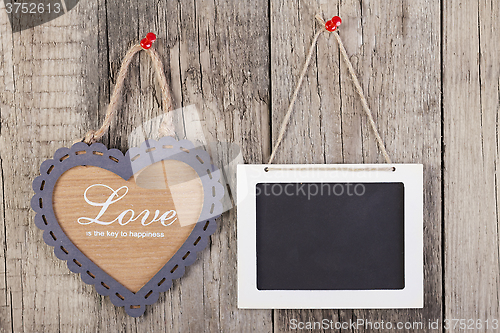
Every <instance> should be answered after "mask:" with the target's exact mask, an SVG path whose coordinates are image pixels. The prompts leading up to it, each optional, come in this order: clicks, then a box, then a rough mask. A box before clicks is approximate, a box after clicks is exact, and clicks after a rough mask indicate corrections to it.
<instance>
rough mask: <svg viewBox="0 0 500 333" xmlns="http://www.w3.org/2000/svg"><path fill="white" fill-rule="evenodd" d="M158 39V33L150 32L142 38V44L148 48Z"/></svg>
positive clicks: (144, 47)
mask: <svg viewBox="0 0 500 333" xmlns="http://www.w3.org/2000/svg"><path fill="white" fill-rule="evenodd" d="M155 40H156V35H155V34H154V33H152V32H150V33H148V34H147V35H146V38H143V40H141V46H142V48H143V49H145V50H147V49H149V48H150V47H151V45H153V42H154V41H155Z"/></svg>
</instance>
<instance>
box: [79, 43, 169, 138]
mask: <svg viewBox="0 0 500 333" xmlns="http://www.w3.org/2000/svg"><path fill="white" fill-rule="evenodd" d="M149 35H150V34H148V36H149ZM153 36H154V35H153ZM154 39H156V36H154ZM154 39H153V40H151V41H150V43H149V44H146V45H144V40H145V39H143V41H142V42H141V44H135V45H133V46H132V47H131V48H130V49H129V50H128V51H127V53H126V54H125V57H124V58H123V62H122V65H121V67H120V71H119V72H118V77H117V79H116V84H115V89H114V90H113V94H112V95H111V100H110V102H109V105H108V108H107V110H106V117H105V118H104V122H103V124H102V126H101V127H100V128H99V129H98V130H96V131H94V130H90V131H88V132H87V133H86V134H85V137H84V138H83V140H79V141H83V142H85V143H87V144H89V145H90V144H92V143H94V142H96V141H98V140H99V139H100V138H101V137H102V136H103V135H104V134H106V132H107V131H108V129H109V126H110V125H111V122H112V120H113V117H114V116H115V114H116V111H117V109H118V106H119V102H120V96H121V93H122V90H123V86H124V83H125V78H126V76H127V72H128V69H129V66H130V63H131V62H132V59H133V57H134V55H135V54H136V53H137V52H139V51H141V50H144V51H146V53H147V54H148V55H149V57H150V58H151V62H152V64H153V69H154V70H155V72H156V78H157V80H158V83H159V85H160V89H161V95H162V102H163V109H164V111H165V113H168V112H169V111H171V110H172V108H173V105H172V97H171V95H170V89H169V86H168V82H167V78H166V76H165V72H164V71H163V63H162V62H161V59H160V57H159V55H158V53H157V52H156V51H155V50H154V49H152V48H150V47H151V43H152V42H153V41H154ZM166 119H168V116H166V117H165V118H164V121H163V123H162V125H161V126H160V130H159V132H160V135H162V136H171V135H174V133H173V130H172V128H171V126H169V125H168V124H167V123H166V122H165V120H166Z"/></svg>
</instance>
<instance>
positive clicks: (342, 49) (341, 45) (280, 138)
mask: <svg viewBox="0 0 500 333" xmlns="http://www.w3.org/2000/svg"><path fill="white" fill-rule="evenodd" d="M316 20H317V21H318V22H319V23H320V24H321V25H322V28H321V29H320V30H318V31H317V32H316V34H315V35H314V38H313V41H312V43H311V47H310V48H309V53H308V54H307V57H306V62H305V64H304V67H303V68H302V72H301V73H300V76H299V80H298V82H297V85H296V87H295V91H294V93H293V96H292V99H291V100H290V104H289V105H288V110H287V112H286V114H285V118H283V122H282V124H281V128H280V131H279V134H278V139H277V141H276V143H275V145H274V147H273V150H272V153H271V157H269V161H268V162H267V164H271V163H272V162H273V160H274V157H275V156H276V152H277V150H278V147H279V145H280V144H281V141H283V136H284V135H285V131H286V129H287V126H288V122H289V121H290V116H291V114H292V111H293V106H294V104H295V102H296V100H297V96H298V94H299V91H300V88H301V86H302V82H303V81H304V77H305V75H306V73H307V69H308V68H309V64H310V63H311V59H312V55H313V53H314V49H315V47H316V44H317V42H318V38H319V36H320V35H321V34H322V33H323V32H330V31H328V30H327V29H326V28H325V21H324V20H323V19H322V18H321V17H320V16H319V15H316ZM330 33H332V34H333V35H334V36H335V39H336V40H337V43H338V44H339V48H340V53H341V54H342V57H343V58H344V61H345V63H346V64H347V69H348V70H349V73H350V74H351V77H352V80H353V82H354V86H355V87H356V92H357V93H358V95H359V97H360V98H361V104H362V105H363V109H364V111H365V113H366V116H367V117H368V122H369V123H370V126H371V128H372V130H373V133H374V134H375V138H376V139H377V143H378V146H379V147H380V150H381V151H382V154H383V155H384V158H385V161H386V162H387V163H388V164H391V163H392V162H391V159H390V157H389V155H388V154H387V151H386V150H385V145H384V142H383V141H382V138H381V137H380V134H379V132H378V129H377V126H376V125H375V121H374V120H373V116H372V112H371V111H370V108H369V107H368V103H367V101H366V98H365V95H364V94H363V89H362V88H361V85H360V84H359V81H358V78H357V75H356V72H355V71H354V68H353V67H352V63H351V61H350V60H349V56H348V55H347V52H346V50H345V47H344V43H342V39H341V38H340V36H339V34H338V33H337V32H336V31H333V32H330ZM391 170H392V168H391Z"/></svg>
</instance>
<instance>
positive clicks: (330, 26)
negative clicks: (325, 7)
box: [325, 16, 342, 32]
mask: <svg viewBox="0 0 500 333" xmlns="http://www.w3.org/2000/svg"><path fill="white" fill-rule="evenodd" d="M341 24H342V20H341V19H340V17H338V16H334V17H333V18H332V19H331V20H330V21H328V22H326V23H325V29H326V30H328V31H330V32H334V31H335V30H337V28H338V27H339V26H340V25H341Z"/></svg>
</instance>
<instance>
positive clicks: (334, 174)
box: [237, 164, 424, 309]
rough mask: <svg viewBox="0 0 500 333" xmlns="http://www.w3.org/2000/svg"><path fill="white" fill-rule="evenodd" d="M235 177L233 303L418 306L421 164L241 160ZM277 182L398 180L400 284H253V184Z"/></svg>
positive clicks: (259, 305) (307, 306) (280, 306)
mask: <svg viewBox="0 0 500 333" xmlns="http://www.w3.org/2000/svg"><path fill="white" fill-rule="evenodd" d="M388 167H389V168H388ZM391 167H394V170H391ZM266 168H268V169H266ZM266 170H267V171H266ZM237 182H238V184H237V198H238V206H237V209H238V226H237V234H238V307H239V308H245V309H323V308H331V309H347V308H349V309H371V308H379V309H382V308H422V307H423V302H424V287H423V282H424V278H423V166H422V165H421V164H394V165H387V164H330V165H328V164H322V165H310V164H292V165H290V164H289V165H279V164H272V165H255V164H253V165H243V164H241V165H238V172H237ZM280 182H281V183H293V182H325V183H327V182H328V183H335V182H351V183H356V182H364V183H367V182H373V183H384V182H402V183H403V184H404V187H405V201H404V219H405V221H404V233H405V235H404V253H405V254H404V260H405V265H404V267H405V268H404V270H405V271H404V273H405V287H404V288H403V289H398V290H259V289H257V258H256V185H257V184H258V183H280Z"/></svg>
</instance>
